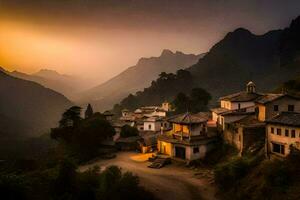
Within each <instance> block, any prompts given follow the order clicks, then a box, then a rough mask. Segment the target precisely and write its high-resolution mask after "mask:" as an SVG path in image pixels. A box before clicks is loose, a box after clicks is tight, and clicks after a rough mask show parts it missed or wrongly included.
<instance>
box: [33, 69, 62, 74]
mask: <svg viewBox="0 0 300 200" xmlns="http://www.w3.org/2000/svg"><path fill="white" fill-rule="evenodd" d="M36 74H40V75H41V74H43V75H61V74H59V73H58V72H57V71H55V70H51V69H41V70H40V71H38V72H37V73H36Z"/></svg>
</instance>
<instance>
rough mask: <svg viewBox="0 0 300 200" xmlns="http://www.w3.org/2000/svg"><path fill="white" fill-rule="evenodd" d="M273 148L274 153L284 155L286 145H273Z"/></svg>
mask: <svg viewBox="0 0 300 200" xmlns="http://www.w3.org/2000/svg"><path fill="white" fill-rule="evenodd" d="M272 146H273V149H272V151H273V152H275V153H280V154H283V155H284V145H281V144H276V143H272Z"/></svg>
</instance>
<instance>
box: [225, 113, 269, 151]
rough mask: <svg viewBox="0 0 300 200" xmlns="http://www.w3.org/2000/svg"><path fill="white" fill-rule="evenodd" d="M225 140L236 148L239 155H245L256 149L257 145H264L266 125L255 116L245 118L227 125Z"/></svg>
mask: <svg viewBox="0 0 300 200" xmlns="http://www.w3.org/2000/svg"><path fill="white" fill-rule="evenodd" d="M223 139H224V140H225V141H226V142H227V143H228V144H231V145H232V146H234V147H236V149H237V150H238V153H239V155H243V154H244V153H245V152H246V151H248V150H250V149H255V147H256V146H257V145H259V147H261V146H263V145H264V143H265V123H263V122H260V121H258V120H257V117H256V116H255V115H254V114H251V115H248V116H244V117H243V118H241V119H238V120H236V121H234V122H231V123H229V124H227V127H226V129H225V130H224V132H223Z"/></svg>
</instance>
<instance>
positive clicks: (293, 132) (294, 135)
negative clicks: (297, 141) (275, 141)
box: [291, 130, 296, 138]
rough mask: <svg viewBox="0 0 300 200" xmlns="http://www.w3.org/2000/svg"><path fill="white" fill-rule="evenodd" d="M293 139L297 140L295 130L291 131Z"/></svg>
mask: <svg viewBox="0 0 300 200" xmlns="http://www.w3.org/2000/svg"><path fill="white" fill-rule="evenodd" d="M291 137H292V138H295V137H296V131H295V130H292V131H291Z"/></svg>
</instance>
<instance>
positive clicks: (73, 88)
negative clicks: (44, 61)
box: [0, 67, 85, 99]
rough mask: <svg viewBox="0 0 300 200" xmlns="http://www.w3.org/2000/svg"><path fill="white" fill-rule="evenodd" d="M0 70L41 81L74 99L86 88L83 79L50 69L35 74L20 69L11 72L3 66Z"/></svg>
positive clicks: (30, 79) (25, 78) (40, 82)
mask: <svg viewBox="0 0 300 200" xmlns="http://www.w3.org/2000/svg"><path fill="white" fill-rule="evenodd" d="M0 71H2V72H5V73H6V74H8V75H11V76H13V77H16V78H20V79H24V80H28V81H33V82H36V83H39V84H41V85H43V86H44V87H46V88H49V89H52V90H55V91H57V92H59V93H62V94H63V95H65V96H66V97H68V98H69V99H74V98H75V95H76V94H77V93H79V92H80V91H81V90H83V89H84V88H85V87H84V86H83V84H82V82H83V81H82V80H79V79H78V78H76V77H73V76H69V75H65V74H60V73H58V72H56V71H54V70H49V69H41V70H40V71H38V72H36V73H33V74H26V73H23V72H19V71H12V72H9V71H7V70H5V69H4V68H1V67H0Z"/></svg>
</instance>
